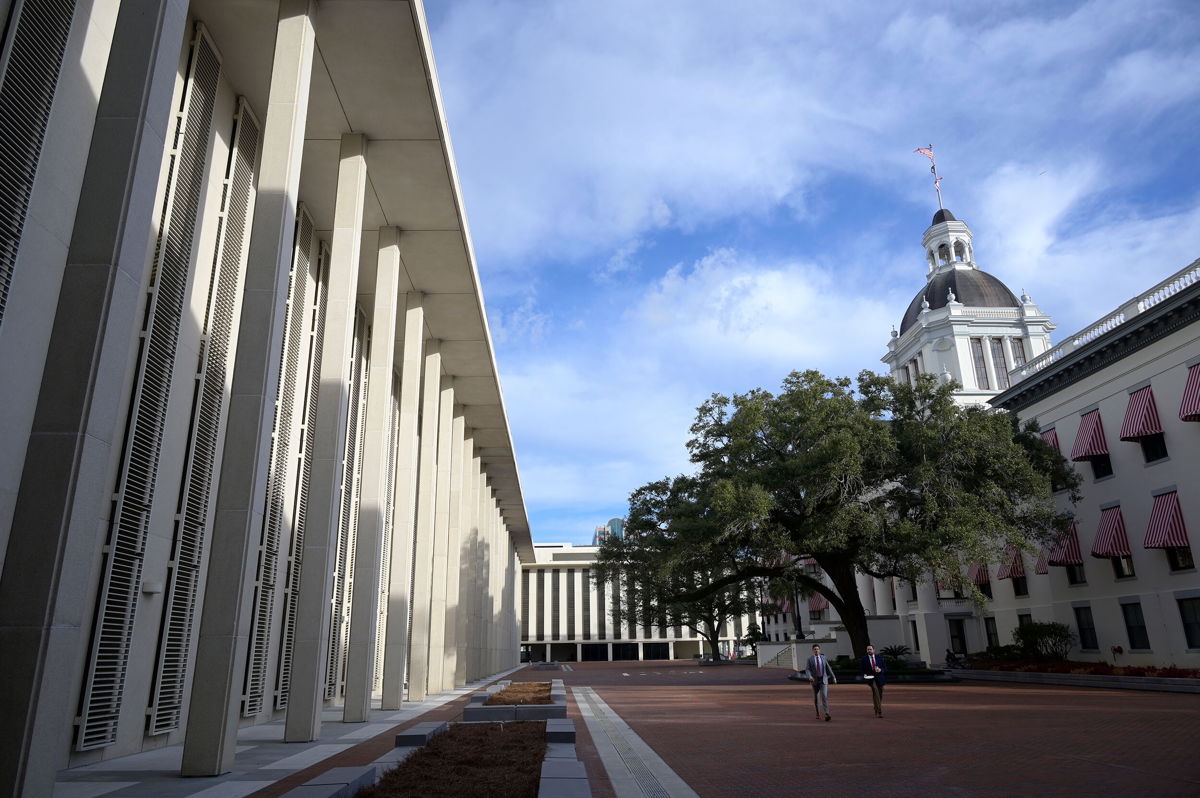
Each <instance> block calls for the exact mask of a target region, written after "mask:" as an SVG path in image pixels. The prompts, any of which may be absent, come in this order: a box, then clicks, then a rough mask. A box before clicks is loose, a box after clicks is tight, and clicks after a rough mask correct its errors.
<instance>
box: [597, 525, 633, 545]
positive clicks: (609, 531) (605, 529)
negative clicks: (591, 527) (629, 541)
mask: <svg viewBox="0 0 1200 798" xmlns="http://www.w3.org/2000/svg"><path fill="white" fill-rule="evenodd" d="M624 536H625V519H624V518H610V519H608V523H607V524H605V525H604V526H598V527H596V531H595V533H594V534H593V535H592V545H593V546H602V545H604V541H606V540H608V539H609V538H611V537H615V538H617V539H618V540H619V539H620V538H622V537H624Z"/></svg>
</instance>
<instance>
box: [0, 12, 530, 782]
mask: <svg viewBox="0 0 1200 798" xmlns="http://www.w3.org/2000/svg"><path fill="white" fill-rule="evenodd" d="M0 11H3V12H4V13H3V14H0V18H2V19H3V22H2V23H0V24H2V26H3V27H2V28H0V42H2V48H3V49H2V50H0V128H2V130H0V181H3V192H2V194H3V199H2V200H0V374H2V375H3V379H0V406H2V407H4V408H5V411H4V413H3V414H0V440H3V442H4V443H3V448H2V449H0V557H2V558H3V559H2V560H0V567H2V569H3V570H2V572H0V651H3V652H4V655H3V660H4V663H3V667H4V670H5V675H6V680H5V681H6V690H5V691H4V696H3V698H0V793H4V794H17V795H20V794H27V795H48V794H49V793H50V790H51V785H52V784H53V781H54V772H55V770H57V769H60V768H63V767H68V766H73V765H79V764H86V763H92V762H96V761H99V760H102V759H109V758H112V757H117V756H122V755H125V754H130V753H134V752H138V751H143V750H147V749H151V748H157V747H161V746H166V745H171V744H177V743H182V744H183V773H184V774H185V775H214V774H218V773H222V772H226V771H228V770H229V769H230V767H231V765H232V759H233V753H234V746H235V744H236V730H237V728H238V726H240V725H248V724H255V723H262V722H267V721H271V720H279V719H286V733H285V734H286V739H287V740H290V741H307V740H313V739H316V737H317V735H318V732H319V727H320V722H321V713H322V711H323V710H324V709H326V708H328V707H331V706H335V707H338V708H340V709H341V710H342V712H343V717H344V718H345V719H346V720H348V721H364V720H365V719H366V716H367V713H368V711H369V709H370V708H371V706H372V701H373V700H374V701H375V702H381V704H382V706H383V707H384V708H394V707H398V706H399V705H400V703H401V702H402V701H404V700H419V699H421V698H423V697H424V696H425V695H426V694H428V693H436V692H440V691H442V690H445V689H448V688H451V687H453V686H455V685H461V684H463V683H465V682H466V681H468V680H472V679H475V678H479V677H482V676H485V675H488V674H491V673H495V672H497V671H499V670H502V669H504V668H507V667H511V666H513V665H515V664H516V662H517V653H518V648H519V641H520V625H519V617H518V615H517V608H518V607H519V606H520V600H519V590H520V580H519V579H518V573H519V571H520V563H521V561H523V560H525V561H530V560H532V557H533V548H532V543H531V540H530V536H529V526H528V521H527V519H526V515H525V509H524V504H523V499H522V496H521V488H520V481H519V477H518V474H517V469H516V461H515V456H514V451H513V445H512V439H511V435H510V432H509V428H508V422H507V416H506V412H505V408H504V402H503V397H502V393H501V389H500V383H499V377H498V373H497V370H496V364H495V357H494V354H493V350H492V344H491V339H490V336H489V333H488V329H487V322H486V315H485V312H484V307H483V297H482V293H481V290H480V285H479V279H478V274H477V271H476V268H475V264H474V258H473V255H472V250H471V242H470V237H469V233H468V229H467V225H466V220H465V213H464V209H463V205H462V199H461V195H460V191H459V187H458V181H457V176H456V172H455V165H454V160H453V154H452V149H451V146H450V141H449V137H448V133H447V130H446V122H445V118H444V114H443V110H442V101H441V97H440V94H439V88H438V82H437V76H436V70H435V68H434V64H433V59H432V55H431V50H430V45H429V38H428V31H427V28H426V24H425V19H424V11H423V9H422V7H421V4H420V2H418V1H417V0H413V1H412V2H391V1H389V0H365V1H364V2H322V3H319V4H318V3H317V2H315V0H280V1H279V2H219V1H218V0H194V1H193V2H185V1H184V0H151V1H150V2H134V1H133V0H122V1H121V2H111V3H78V4H76V3H72V2H52V1H51V0H12V2H3V3H0Z"/></svg>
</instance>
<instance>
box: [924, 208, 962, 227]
mask: <svg viewBox="0 0 1200 798" xmlns="http://www.w3.org/2000/svg"><path fill="white" fill-rule="evenodd" d="M957 221H958V218H957V217H955V215H954V214H952V213H951V212H950V211H948V210H946V209H945V208H942V209H940V210H939V211H938V212H937V213H935V214H934V215H933V222H932V223H931V224H930V225H929V226H930V227H933V225H935V224H941V223H942V222H957Z"/></svg>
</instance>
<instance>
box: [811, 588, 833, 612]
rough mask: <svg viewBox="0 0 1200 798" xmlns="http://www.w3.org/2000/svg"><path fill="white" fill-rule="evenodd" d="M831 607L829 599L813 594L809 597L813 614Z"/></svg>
mask: <svg viewBox="0 0 1200 798" xmlns="http://www.w3.org/2000/svg"><path fill="white" fill-rule="evenodd" d="M828 606H829V599H827V598H825V597H824V596H822V595H821V594H820V593H813V594H812V595H811V596H809V597H808V608H809V609H810V610H812V611H813V612H820V611H821V610H823V609H825V608H826V607H828Z"/></svg>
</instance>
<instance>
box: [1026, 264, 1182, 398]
mask: <svg viewBox="0 0 1200 798" xmlns="http://www.w3.org/2000/svg"><path fill="white" fill-rule="evenodd" d="M1197 282H1200V261H1195V262H1193V263H1192V264H1191V265H1189V266H1185V267H1184V268H1182V269H1180V270H1179V271H1177V272H1175V274H1172V275H1171V276H1170V277H1168V278H1167V279H1165V280H1163V281H1162V282H1161V283H1159V284H1158V285H1156V286H1154V287H1153V288H1151V289H1150V290H1149V291H1145V292H1143V293H1141V294H1139V295H1138V296H1136V297H1134V298H1133V299H1131V300H1129V301H1128V302H1126V303H1125V304H1124V305H1122V306H1121V307H1119V308H1117V309H1116V310H1115V311H1113V312H1112V313H1110V314H1108V315H1107V316H1105V317H1103V318H1102V319H1101V320H1100V321H1098V322H1096V323H1095V324H1093V325H1092V326H1090V327H1088V328H1087V329H1086V330H1084V331H1083V332H1081V333H1080V334H1079V335H1077V336H1075V337H1074V338H1071V339H1070V340H1067V341H1064V342H1063V343H1061V344H1059V345H1058V346H1056V347H1054V348H1053V349H1049V350H1047V351H1045V352H1043V353H1042V354H1040V355H1038V356H1037V357H1035V358H1034V359H1032V360H1030V361H1028V362H1027V363H1025V365H1023V366H1018V367H1017V368H1015V369H1013V370H1012V371H1010V372H1009V378H1010V380H1011V381H1012V382H1014V383H1015V382H1017V381H1019V380H1021V379H1024V378H1025V377H1028V376H1030V375H1032V374H1036V373H1038V372H1039V371H1041V370H1042V369H1044V368H1046V367H1047V366H1049V365H1051V364H1053V363H1055V362H1057V361H1059V360H1061V359H1062V358H1064V357H1066V356H1067V355H1069V354H1070V353H1072V352H1074V351H1075V350H1076V349H1079V348H1080V347H1082V346H1086V345H1087V344H1089V343H1091V342H1092V341H1094V340H1096V339H1097V338H1099V337H1100V336H1102V335H1104V334H1106V333H1109V332H1111V331H1113V330H1115V329H1116V328H1118V327H1120V326H1121V325H1122V324H1124V323H1125V322H1126V321H1128V320H1129V319H1131V318H1133V317H1134V316H1137V315H1138V314H1139V313H1145V312H1146V311H1147V310H1149V309H1150V308H1152V307H1154V306H1155V305H1157V304H1159V303H1161V302H1163V301H1165V300H1167V299H1168V298H1170V297H1172V296H1174V295H1175V294H1178V293H1179V292H1180V291H1182V290H1184V289H1185V288H1187V287H1189V286H1191V285H1194V284H1195V283H1197Z"/></svg>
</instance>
